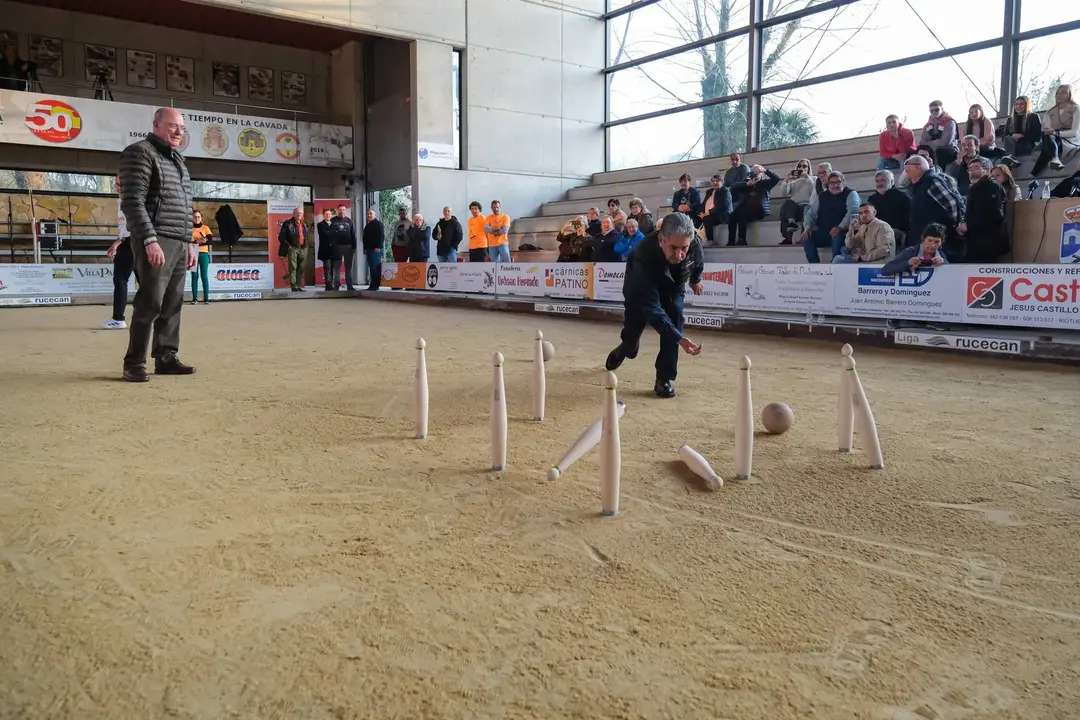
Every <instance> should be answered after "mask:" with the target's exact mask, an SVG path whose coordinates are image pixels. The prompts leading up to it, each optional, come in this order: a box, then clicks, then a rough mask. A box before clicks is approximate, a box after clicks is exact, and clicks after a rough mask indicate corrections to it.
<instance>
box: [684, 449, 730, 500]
mask: <svg viewBox="0 0 1080 720" xmlns="http://www.w3.org/2000/svg"><path fill="white" fill-rule="evenodd" d="M679 457H680V458H682V461H683V462H684V463H686V467H688V468H690V469H691V470H692V471H693V472H694V474H695V475H697V476H698V477H700V478H701V479H702V480H704V481H705V486H706V487H708V488H709V489H710V490H716V489H717V488H721V487H723V486H724V478H722V477H720V476H719V475H717V474H716V472H715V471H714V470H713V469H712V466H711V465H709V461H708V460H706V459H705V458H703V457H702V456H701V454H700V453H699V452H698V451H697V450H695V449H694V448H692V447H690V446H689V445H683V446H682V447H681V448H679Z"/></svg>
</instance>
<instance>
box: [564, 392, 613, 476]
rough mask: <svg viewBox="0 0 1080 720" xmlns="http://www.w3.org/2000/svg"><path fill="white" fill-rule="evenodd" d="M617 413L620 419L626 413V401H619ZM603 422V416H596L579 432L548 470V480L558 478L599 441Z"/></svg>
mask: <svg viewBox="0 0 1080 720" xmlns="http://www.w3.org/2000/svg"><path fill="white" fill-rule="evenodd" d="M617 414H618V416H619V418H620V419H621V418H622V416H623V415H625V414H626V403H624V402H621V401H619V402H618V408H617ZM603 424H604V417H603V415H601V416H600V417H598V418H596V422H594V423H593V424H592V425H590V426H589V427H587V428H585V432H583V433H581V436H580V437H578V439H577V440H575V441H574V444H573V445H571V446H570V449H569V450H567V451H566V452H565V453H563V456H562V457H561V458H559V462H558V463H556V464H555V466H554V467H552V468H551V469H550V470H548V474H547V479H548V480H558V479H559V476H560V475H562V474H563V473H564V472H566V471H567V470H568V469H569V468H570V466H571V465H573V464H574V463H576V462H577V461H578V460H580V459H581V458H582V456H584V455H585V453H587V452H589V451H590V450H592V449H593V448H594V447H596V445H597V443H599V442H600V430H601V428H602V426H603Z"/></svg>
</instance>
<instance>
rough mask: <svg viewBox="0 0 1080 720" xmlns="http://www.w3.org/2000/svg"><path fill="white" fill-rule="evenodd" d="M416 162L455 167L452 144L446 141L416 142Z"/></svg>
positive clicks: (455, 155)
mask: <svg viewBox="0 0 1080 720" xmlns="http://www.w3.org/2000/svg"><path fill="white" fill-rule="evenodd" d="M416 162H417V164H418V165H425V166H427V167H441V168H450V169H451V170H453V169H455V168H456V167H457V166H458V158H457V153H456V152H455V151H454V146H453V145H450V144H447V143H429V142H422V141H421V142H418V143H417V144H416Z"/></svg>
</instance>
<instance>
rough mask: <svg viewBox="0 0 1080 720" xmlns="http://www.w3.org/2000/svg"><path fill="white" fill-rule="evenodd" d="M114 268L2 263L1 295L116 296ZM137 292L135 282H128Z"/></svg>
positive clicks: (129, 286) (102, 265) (95, 264)
mask: <svg viewBox="0 0 1080 720" xmlns="http://www.w3.org/2000/svg"><path fill="white" fill-rule="evenodd" d="M112 291H113V266H112V265H111V264H108V265H106V264H104V263H101V264H97V263H92V264H85V265H61V264H48V265H30V264H22V263H11V264H8V263H4V264H0V295H112ZM128 292H135V280H134V279H133V278H132V279H129V280H128Z"/></svg>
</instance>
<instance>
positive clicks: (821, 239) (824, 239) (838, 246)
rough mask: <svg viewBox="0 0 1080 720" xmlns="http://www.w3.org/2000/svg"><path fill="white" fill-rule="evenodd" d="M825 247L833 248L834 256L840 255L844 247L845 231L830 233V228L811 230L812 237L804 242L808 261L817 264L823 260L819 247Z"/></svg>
mask: <svg viewBox="0 0 1080 720" xmlns="http://www.w3.org/2000/svg"><path fill="white" fill-rule="evenodd" d="M825 247H827V248H832V254H833V257H836V256H837V255H839V254H840V253H841V252H842V251H843V249H844V233H837V234H836V235H830V234H829V231H828V230H814V231H813V232H811V233H810V237H809V238H807V239H806V242H804V243H803V250H804V251H805V252H806V262H808V263H815V264H816V263H819V262H821V256H820V255H818V248H825Z"/></svg>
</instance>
